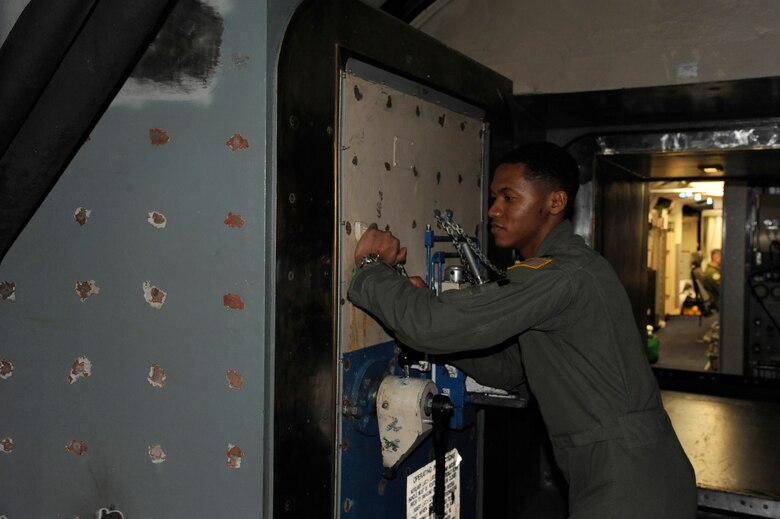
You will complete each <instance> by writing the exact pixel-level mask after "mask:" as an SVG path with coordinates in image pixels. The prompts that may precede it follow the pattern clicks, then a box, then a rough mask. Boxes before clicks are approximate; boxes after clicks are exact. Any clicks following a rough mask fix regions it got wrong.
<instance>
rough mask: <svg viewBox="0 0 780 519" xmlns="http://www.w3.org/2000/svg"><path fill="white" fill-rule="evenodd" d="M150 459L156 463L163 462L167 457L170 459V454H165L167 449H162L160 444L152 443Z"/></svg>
mask: <svg viewBox="0 0 780 519" xmlns="http://www.w3.org/2000/svg"><path fill="white" fill-rule="evenodd" d="M149 459H150V460H151V461H152V463H154V464H158V463H162V462H164V461H165V460H166V459H168V456H166V455H165V451H164V450H163V449H162V447H161V446H159V445H150V446H149Z"/></svg>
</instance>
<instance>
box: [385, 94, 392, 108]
mask: <svg viewBox="0 0 780 519" xmlns="http://www.w3.org/2000/svg"><path fill="white" fill-rule="evenodd" d="M385 106H386V107H388V108H392V107H393V98H392V96H387V103H385Z"/></svg>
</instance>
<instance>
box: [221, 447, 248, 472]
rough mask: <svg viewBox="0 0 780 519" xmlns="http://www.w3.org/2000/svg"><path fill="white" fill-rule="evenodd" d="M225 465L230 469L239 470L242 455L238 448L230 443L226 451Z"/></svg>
mask: <svg viewBox="0 0 780 519" xmlns="http://www.w3.org/2000/svg"><path fill="white" fill-rule="evenodd" d="M226 454H227V463H225V465H227V466H228V468H230V469H238V468H241V457H242V456H243V455H244V454H243V453H242V452H241V449H240V448H239V447H238V445H233V444H232V443H228V450H227V453H226Z"/></svg>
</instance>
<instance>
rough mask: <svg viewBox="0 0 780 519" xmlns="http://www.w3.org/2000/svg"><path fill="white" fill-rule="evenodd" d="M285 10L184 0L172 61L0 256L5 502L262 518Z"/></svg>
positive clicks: (137, 80) (106, 120)
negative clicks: (190, 34) (190, 35)
mask: <svg viewBox="0 0 780 519" xmlns="http://www.w3.org/2000/svg"><path fill="white" fill-rule="evenodd" d="M296 5H297V2H290V1H275V0H269V1H261V2H255V1H250V0H232V1H223V0H208V1H206V0H204V1H192V2H180V4H179V7H178V8H177V11H175V13H176V14H177V16H173V15H172V17H171V18H169V22H168V24H169V25H168V27H167V28H168V29H169V31H168V33H167V34H168V36H170V35H171V34H173V35H174V36H173V39H162V38H158V40H157V41H156V43H155V44H153V45H152V47H155V48H154V49H152V50H150V51H149V52H148V53H147V55H151V54H153V53H155V52H156V53H157V54H158V56H157V59H158V61H157V62H156V63H157V64H162V65H163V66H164V67H169V69H168V70H169V71H170V72H171V74H170V75H168V76H167V77H166V76H165V75H164V76H163V77H160V76H159V75H157V74H156V73H155V67H154V65H155V62H154V61H153V62H152V63H151V65H152V67H151V68H149V65H150V63H149V62H148V61H147V63H146V65H147V68H145V69H144V68H139V69H136V73H135V74H134V75H133V77H132V78H131V79H130V80H128V82H127V83H126V85H125V88H124V89H123V90H122V92H120V94H119V95H118V96H117V98H116V99H115V100H114V102H113V103H112V104H111V105H110V107H109V108H108V109H107V111H106V112H105V114H104V115H103V117H102V118H101V119H100V121H99V122H98V123H97V125H96V126H95V128H94V129H93V130H92V132H91V134H90V138H89V140H88V141H87V142H85V143H84V144H83V145H82V146H81V148H80V150H79V151H78V152H77V153H76V154H75V156H74V157H73V159H72V162H71V163H70V165H69V166H68V167H67V168H66V170H65V171H64V173H63V175H62V177H61V178H60V180H59V182H58V183H57V184H56V185H55V186H54V188H53V189H52V191H51V192H50V194H49V195H48V197H47V198H46V199H45V201H44V202H43V204H42V205H41V206H40V208H39V210H38V211H37V213H36V214H35V216H34V217H33V219H32V220H31V221H30V223H29V224H28V225H27V227H26V228H25V229H24V230H23V232H22V233H21V235H20V236H19V238H18V239H17V240H16V242H15V244H14V245H13V247H12V248H11V249H10V250H9V252H8V254H7V256H6V257H5V259H4V260H3V262H2V264H0V282H1V283H4V285H3V287H4V290H3V298H2V300H0V334H1V335H0V359H2V360H3V361H7V364H6V363H5V362H4V364H3V365H4V366H6V367H11V368H12V371H11V372H10V373H9V372H8V371H7V369H4V370H3V376H2V378H0V445H1V446H2V448H1V449H0V516H5V517H7V518H8V519H18V518H25V517H63V518H73V517H77V516H80V517H81V518H91V517H94V514H95V512H96V511H97V510H98V508H101V507H105V508H110V507H115V508H116V509H117V510H120V511H122V512H123V513H124V514H125V516H126V517H128V518H129V517H145V518H147V519H153V518H165V517H246V518H250V517H251V518H256V517H263V516H268V513H267V512H266V511H265V509H266V507H268V506H270V503H271V501H272V499H271V498H270V494H271V492H272V487H271V482H270V481H269V480H268V479H267V478H266V464H267V463H269V460H271V459H272V457H273V456H272V445H271V444H270V442H269V441H268V440H267V438H268V435H266V433H265V432H266V429H267V427H270V426H271V417H270V415H269V414H268V413H267V412H266V409H267V408H268V406H269V403H268V402H269V401H270V399H271V398H273V395H272V391H271V388H269V387H268V385H269V383H270V381H271V380H272V379H271V378H269V377H268V372H269V370H270V369H271V368H270V366H271V363H272V360H273V359H272V358H271V357H270V356H268V350H267V346H268V344H269V343H270V340H271V339H270V334H271V333H272V330H271V329H270V326H271V325H272V323H273V321H272V319H271V318H269V316H271V315H272V314H273V311H272V301H273V298H272V297H269V293H272V288H271V286H272V284H273V268H270V269H269V268H268V265H269V263H268V261H267V258H268V257H273V254H274V252H273V236H274V234H275V231H274V226H273V225H272V223H271V222H272V221H273V216H270V217H269V214H270V215H272V214H273V205H274V204H273V200H272V196H271V193H272V191H273V182H274V179H273V174H272V171H273V161H274V154H273V149H274V146H273V135H274V131H273V126H274V118H273V115H272V112H273V104H274V102H275V95H276V94H275V84H274V82H273V80H274V78H275V69H276V59H277V56H278V51H279V46H280V43H281V39H282V35H283V33H284V30H285V27H286V24H287V22H288V20H289V18H290V16H291V14H292V11H293V10H294V9H295V7H296ZM6 12H7V11H6ZM171 24H173V26H171ZM198 24H201V25H198ZM193 27H195V28H197V32H198V33H199V34H203V32H204V31H205V32H207V33H209V34H210V35H211V36H212V38H211V39H210V40H207V41H205V42H204V41H203V39H198V40H197V41H194V40H193V41H190V40H189V39H183V38H182V37H181V35H182V34H187V31H188V30H191V29H192V28H193ZM163 32H165V28H164V29H163ZM176 34H178V36H176ZM117 37H121V35H117ZM198 46H201V48H200V49H198ZM160 54H162V56H160ZM160 59H161V60H162V61H159V60H160ZM187 67H190V68H189V69H188V68H187ZM192 67H194V68H192ZM80 208H84V211H80ZM155 212H157V213H159V214H158V215H156V216H155V215H152V216H150V213H155ZM163 221H164V223H165V225H164V227H163ZM82 223H83V224H82ZM270 264H272V263H270ZM145 282H149V284H148V285H146V290H145V286H144V283H145ZM93 287H96V288H93ZM153 287H156V288H158V289H160V291H154V290H153ZM162 292H164V293H165V299H164V302H162V304H161V305H160V302H161V298H162ZM84 296H86V297H84ZM158 306H159V308H157V307H158ZM81 358H86V359H88V360H89V364H90V367H91V370H90V374H89V376H85V372H84V370H83V367H84V366H85V364H86V363H85V362H83V361H82V362H81V363H79V362H78V361H79V359H81ZM74 367H75V374H74ZM78 375H81V376H78ZM69 377H71V380H72V383H69V380H68V378H69ZM74 441H75V443H74ZM79 442H83V443H79ZM231 446H235V447H237V449H236V448H232V447H231ZM158 447H159V448H158ZM238 449H240V460H241V461H240V465H239V463H238V458H239V456H238V455H239V450H238Z"/></svg>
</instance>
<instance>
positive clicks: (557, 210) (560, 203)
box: [547, 191, 569, 215]
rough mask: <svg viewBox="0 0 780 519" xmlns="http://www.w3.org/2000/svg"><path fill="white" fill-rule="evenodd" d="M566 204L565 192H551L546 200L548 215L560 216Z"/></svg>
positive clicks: (567, 196) (567, 200)
mask: <svg viewBox="0 0 780 519" xmlns="http://www.w3.org/2000/svg"><path fill="white" fill-rule="evenodd" d="M568 202H569V195H567V194H566V191H552V192H551V193H550V194H549V195H548V198H547V203H548V208H549V210H550V214H553V215H558V214H562V213H563V211H564V210H565V209H566V204H567V203H568Z"/></svg>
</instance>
